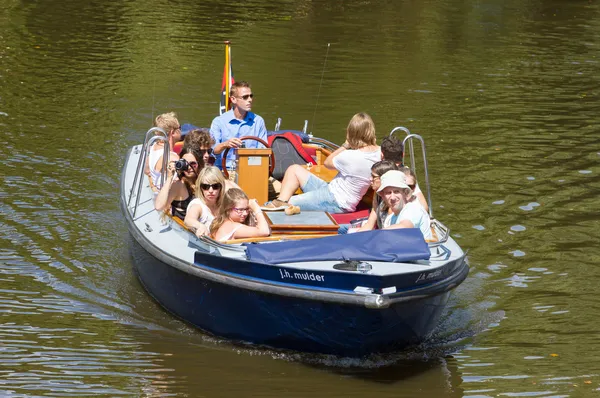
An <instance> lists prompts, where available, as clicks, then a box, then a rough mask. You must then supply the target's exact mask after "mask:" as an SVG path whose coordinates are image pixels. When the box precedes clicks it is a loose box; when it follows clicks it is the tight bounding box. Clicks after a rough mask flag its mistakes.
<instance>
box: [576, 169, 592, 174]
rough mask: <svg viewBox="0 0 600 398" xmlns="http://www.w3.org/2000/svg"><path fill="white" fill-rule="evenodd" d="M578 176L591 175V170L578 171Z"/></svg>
mask: <svg viewBox="0 0 600 398" xmlns="http://www.w3.org/2000/svg"><path fill="white" fill-rule="evenodd" d="M579 173H580V174H592V170H579Z"/></svg>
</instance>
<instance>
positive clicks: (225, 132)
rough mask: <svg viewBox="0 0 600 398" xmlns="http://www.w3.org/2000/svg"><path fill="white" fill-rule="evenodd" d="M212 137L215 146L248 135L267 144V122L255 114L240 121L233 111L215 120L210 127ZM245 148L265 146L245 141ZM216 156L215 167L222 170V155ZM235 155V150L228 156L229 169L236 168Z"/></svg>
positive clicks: (250, 113) (248, 114) (250, 114)
mask: <svg viewBox="0 0 600 398" xmlns="http://www.w3.org/2000/svg"><path fill="white" fill-rule="evenodd" d="M210 135H212V137H213V138H214V140H215V145H214V146H213V148H214V147H215V146H217V145H218V144H221V143H223V142H225V141H227V140H228V139H230V138H240V137H244V136H246V135H251V136H254V137H258V138H260V139H262V140H263V141H265V142H267V128H266V127H265V121H264V119H263V118H262V117H260V116H258V115H257V114H255V113H252V112H247V113H246V117H245V118H244V120H238V119H236V118H235V116H234V115H233V109H232V110H230V111H227V112H225V113H223V114H222V115H221V116H217V117H216V118H214V119H213V121H212V124H211V125H210ZM243 142H244V146H245V147H246V148H264V146H263V145H262V144H261V143H259V142H258V141H254V140H245V141H243ZM224 152H225V150H223V152H221V153H220V154H218V155H216V154H215V165H216V166H217V167H218V168H221V162H222V155H223V153H224ZM234 153H235V150H233V149H230V150H229V153H228V154H227V167H228V168H229V167H234V164H233V162H234V160H233V159H234Z"/></svg>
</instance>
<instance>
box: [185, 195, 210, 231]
mask: <svg viewBox="0 0 600 398" xmlns="http://www.w3.org/2000/svg"><path fill="white" fill-rule="evenodd" d="M193 205H200V206H201V207H202V213H201V214H200V218H199V219H198V221H200V222H201V223H202V224H204V225H206V226H207V227H210V224H211V223H212V222H213V220H214V219H215V216H214V215H213V214H212V212H211V211H210V209H209V208H208V206H207V205H206V203H204V201H203V200H202V199H200V198H195V199H194V200H192V201H191V202H190V204H189V205H188V207H187V211H188V212H189V211H190V207H192V206H193Z"/></svg>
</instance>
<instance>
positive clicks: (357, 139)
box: [346, 112, 377, 149]
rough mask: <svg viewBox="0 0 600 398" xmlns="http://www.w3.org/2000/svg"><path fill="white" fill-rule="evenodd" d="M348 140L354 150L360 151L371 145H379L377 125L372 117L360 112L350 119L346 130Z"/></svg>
mask: <svg viewBox="0 0 600 398" xmlns="http://www.w3.org/2000/svg"><path fill="white" fill-rule="evenodd" d="M346 139H347V140H348V144H350V147H351V148H352V149H359V148H363V147H366V146H369V145H377V138H376V137H375V123H373V119H371V116H369V115H367V114H366V113H363V112H359V113H357V114H356V115H354V116H353V117H352V119H350V123H348V128H347V129H346Z"/></svg>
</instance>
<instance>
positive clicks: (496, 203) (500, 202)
mask: <svg viewBox="0 0 600 398" xmlns="http://www.w3.org/2000/svg"><path fill="white" fill-rule="evenodd" d="M492 204H493V205H503V204H504V200H497V201H495V202H492Z"/></svg>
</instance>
